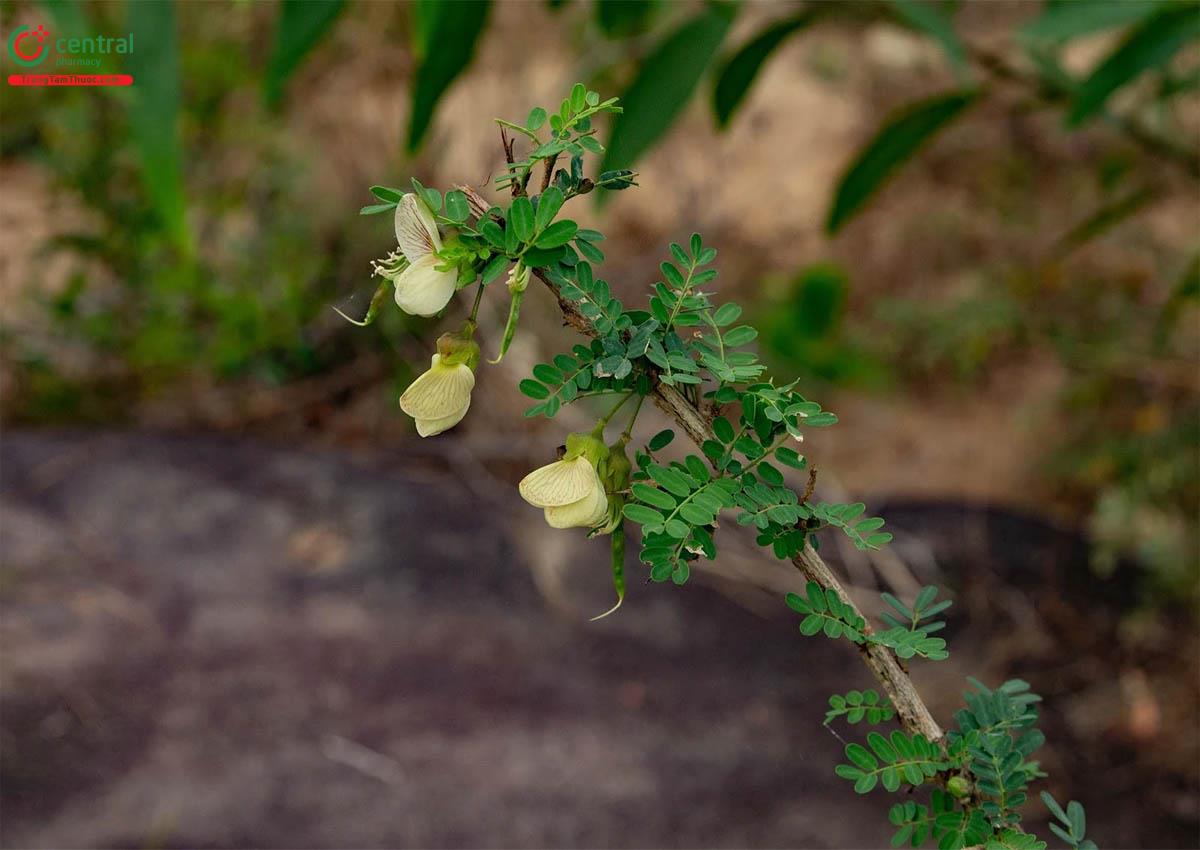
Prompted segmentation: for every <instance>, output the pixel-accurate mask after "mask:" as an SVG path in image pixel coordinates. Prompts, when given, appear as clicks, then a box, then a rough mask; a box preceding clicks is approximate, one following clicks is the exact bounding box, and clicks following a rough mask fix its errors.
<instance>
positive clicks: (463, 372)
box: [400, 354, 475, 437]
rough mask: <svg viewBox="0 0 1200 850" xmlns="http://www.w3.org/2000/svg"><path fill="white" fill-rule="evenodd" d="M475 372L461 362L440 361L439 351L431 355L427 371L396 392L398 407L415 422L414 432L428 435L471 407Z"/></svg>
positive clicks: (453, 422) (446, 426)
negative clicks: (415, 428) (398, 395)
mask: <svg viewBox="0 0 1200 850" xmlns="http://www.w3.org/2000/svg"><path fill="white" fill-rule="evenodd" d="M474 388H475V373H474V372H472V371H471V367H470V366H468V365H467V364H465V363H443V362H442V355H440V354H435V355H433V362H432V363H431V364H430V366H429V371H427V372H426V373H425V374H423V375H421V376H420V377H419V378H417V379H416V380H415V381H413V382H412V383H411V384H409V386H408V389H406V390H405V391H404V394H403V395H402V396H400V409H401V410H403V411H404V412H405V413H407V414H408V415H409V416H411V417H412V418H413V419H414V420H416V423H417V433H418V434H420V435H421V436H422V437H432V436H433V435H434V434H440V433H442V432H443V431H446V430H448V429H450V428H453V427H454V426H455V425H457V424H458V423H459V422H461V421H462V418H463V417H464V416H466V415H467V410H468V409H469V408H470V407H471V390H473V389H474Z"/></svg>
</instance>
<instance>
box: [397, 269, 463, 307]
mask: <svg viewBox="0 0 1200 850" xmlns="http://www.w3.org/2000/svg"><path fill="white" fill-rule="evenodd" d="M439 262H440V260H438V258H437V257H436V256H435V255H433V254H426V255H425V256H424V257H421V258H420V259H419V260H417V261H416V262H415V263H413V264H412V265H411V266H409V267H408V268H406V269H405V270H404V271H403V272H402V273H401V274H400V276H399V277H398V278H396V303H397V304H398V305H400V309H401V310H403V311H404V312H405V313H409V314H411V315H413V316H432V315H435V314H436V313H438V312H440V311H441V310H442V308H444V307H445V306H446V305H447V304H449V303H450V299H451V298H453V297H454V290H455V289H456V288H457V286H458V269H451V270H450V271H448V272H440V271H438V270H437V269H435V268H434V266H436V265H437V264H438V263H439Z"/></svg>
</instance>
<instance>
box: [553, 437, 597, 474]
mask: <svg viewBox="0 0 1200 850" xmlns="http://www.w3.org/2000/svg"><path fill="white" fill-rule="evenodd" d="M577 457H585V458H587V461H588V463H590V464H591V465H592V467H593V468H594V469H595V470H596V472H597V473H599V474H600V477H601V479H603V478H604V470H603V468H602V467H603V466H604V465H606V464H605V462H606V461H607V460H608V446H606V445H604V441H603V440H601V439H599V438H598V437H596V436H595V435H594V434H568V435H567V451H566V453H565V454H564V455H563V458H562V459H563V460H574V459H575V458H577Z"/></svg>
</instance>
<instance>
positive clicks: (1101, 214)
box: [1051, 186, 1156, 259]
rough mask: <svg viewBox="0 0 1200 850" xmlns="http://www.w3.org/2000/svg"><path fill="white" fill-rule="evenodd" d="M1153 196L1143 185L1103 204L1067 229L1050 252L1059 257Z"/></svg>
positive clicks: (1100, 232)
mask: <svg viewBox="0 0 1200 850" xmlns="http://www.w3.org/2000/svg"><path fill="white" fill-rule="evenodd" d="M1155 197H1156V193H1155V192H1154V190H1153V189H1150V188H1149V187H1145V186H1143V187H1140V188H1138V189H1134V190H1133V191H1132V192H1130V193H1129V194H1127V195H1123V196H1122V197H1120V198H1117V199H1116V200H1115V201H1111V202H1109V203H1107V204H1104V205H1103V206H1102V207H1100V208H1099V209H1098V210H1096V211H1095V212H1093V213H1092V214H1091V215H1089V216H1088V217H1087V218H1085V219H1084V220H1083V221H1081V222H1079V223H1078V224H1077V225H1075V226H1074V227H1072V228H1071V229H1070V230H1068V231H1067V232H1066V233H1065V234H1064V235H1063V236H1062V237H1061V238H1060V239H1059V240H1058V242H1057V243H1056V244H1055V246H1054V249H1053V250H1052V252H1051V254H1052V255H1053V256H1054V257H1055V258H1056V259H1061V258H1062V257H1064V256H1066V255H1067V254H1069V253H1071V252H1072V251H1074V250H1075V249H1076V248H1079V247H1081V246H1082V245H1085V244H1087V243H1088V242H1090V241H1092V240H1093V239H1095V238H1096V237H1097V236H1100V235H1101V234H1103V233H1105V232H1107V231H1109V230H1111V229H1112V228H1114V227H1116V226H1117V225H1118V224H1120V223H1121V222H1122V221H1124V220H1125V219H1127V218H1129V217H1130V216H1132V215H1134V214H1136V213H1137V212H1138V211H1139V210H1141V209H1142V208H1143V207H1145V206H1146V204H1148V203H1150V202H1151V201H1152V200H1154V198H1155Z"/></svg>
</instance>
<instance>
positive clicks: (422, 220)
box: [396, 194, 442, 263]
mask: <svg viewBox="0 0 1200 850" xmlns="http://www.w3.org/2000/svg"><path fill="white" fill-rule="evenodd" d="M396 241H397V242H398V243H399V244H400V250H401V251H403V252H404V256H405V257H407V258H408V261H409V262H410V263H415V262H416V261H417V260H419V259H421V258H422V257H425V256H427V255H429V254H431V253H433V252H434V251H440V250H442V239H441V237H440V236H439V235H438V229H437V222H436V221H435V220H434V218H433V213H431V212H430V211H429V207H427V206H425V202H424V201H422V200H421V199H420V198H418V197H417V196H416V195H415V194H409V195H405V196H404V197H403V198H401V199H400V203H399V204H397V205H396Z"/></svg>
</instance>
